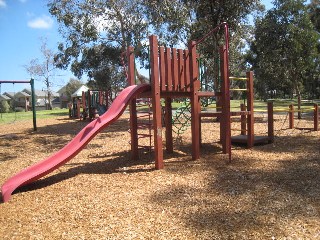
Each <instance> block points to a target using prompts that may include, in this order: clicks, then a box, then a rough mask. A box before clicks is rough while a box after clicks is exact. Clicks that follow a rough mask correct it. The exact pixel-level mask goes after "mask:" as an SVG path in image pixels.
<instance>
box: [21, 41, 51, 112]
mask: <svg viewBox="0 0 320 240" xmlns="http://www.w3.org/2000/svg"><path fill="white" fill-rule="evenodd" d="M41 42H42V43H41V47H40V51H41V54H42V56H41V58H40V59H39V58H34V59H32V60H30V62H29V63H28V64H26V65H24V68H25V69H26V71H27V72H28V73H29V74H30V75H31V77H32V78H34V77H35V78H36V79H37V80H40V81H42V82H43V83H44V85H45V92H46V95H47V99H48V103H46V109H48V110H52V103H51V95H52V93H51V87H52V85H53V82H54V76H56V70H57V65H56V61H55V58H54V56H55V55H54V52H53V50H52V49H49V48H48V46H47V39H41Z"/></svg>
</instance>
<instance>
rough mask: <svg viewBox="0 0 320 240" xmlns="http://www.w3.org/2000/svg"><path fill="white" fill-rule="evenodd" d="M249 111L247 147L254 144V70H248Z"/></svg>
mask: <svg viewBox="0 0 320 240" xmlns="http://www.w3.org/2000/svg"><path fill="white" fill-rule="evenodd" d="M246 77H247V79H248V80H247V111H248V112H250V113H249V115H248V116H247V119H248V121H247V123H248V142H247V147H248V148H252V147H253V146H254V111H253V72H252V71H250V72H247V76H246Z"/></svg>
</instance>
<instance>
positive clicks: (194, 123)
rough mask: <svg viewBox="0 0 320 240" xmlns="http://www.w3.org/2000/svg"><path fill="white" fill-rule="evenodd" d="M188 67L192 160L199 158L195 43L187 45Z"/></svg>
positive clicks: (198, 105) (197, 84)
mask: <svg viewBox="0 0 320 240" xmlns="http://www.w3.org/2000/svg"><path fill="white" fill-rule="evenodd" d="M189 64H190V65H189V66H190V76H191V79H190V80H191V97H190V98H191V99H190V100H191V132H192V159H193V160H196V159H199V158H200V132H199V129H200V127H199V125H200V119H199V115H200V114H199V111H200V102H199V96H198V91H199V90H200V81H199V79H198V64H197V51H196V42H195V41H192V42H190V43H189Z"/></svg>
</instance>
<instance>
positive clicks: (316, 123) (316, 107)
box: [313, 103, 319, 131]
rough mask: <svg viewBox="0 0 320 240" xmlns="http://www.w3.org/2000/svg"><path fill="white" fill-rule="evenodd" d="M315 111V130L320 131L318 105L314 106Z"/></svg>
mask: <svg viewBox="0 0 320 240" xmlns="http://www.w3.org/2000/svg"><path fill="white" fill-rule="evenodd" d="M313 107H314V110H313V124H314V127H313V130H314V131H318V130H319V107H318V104H316V103H315V104H313Z"/></svg>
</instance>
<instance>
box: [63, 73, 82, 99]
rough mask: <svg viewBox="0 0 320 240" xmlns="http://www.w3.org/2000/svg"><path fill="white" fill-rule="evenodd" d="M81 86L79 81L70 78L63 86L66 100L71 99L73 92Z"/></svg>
mask: <svg viewBox="0 0 320 240" xmlns="http://www.w3.org/2000/svg"><path fill="white" fill-rule="evenodd" d="M82 85H83V83H82V82H81V81H80V80H78V79H75V78H70V80H69V82H68V83H67V84H66V86H65V92H66V95H67V97H68V99H71V95H72V94H73V93H74V92H75V91H77V90H78V89H79V88H80V87H81V86H82Z"/></svg>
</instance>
